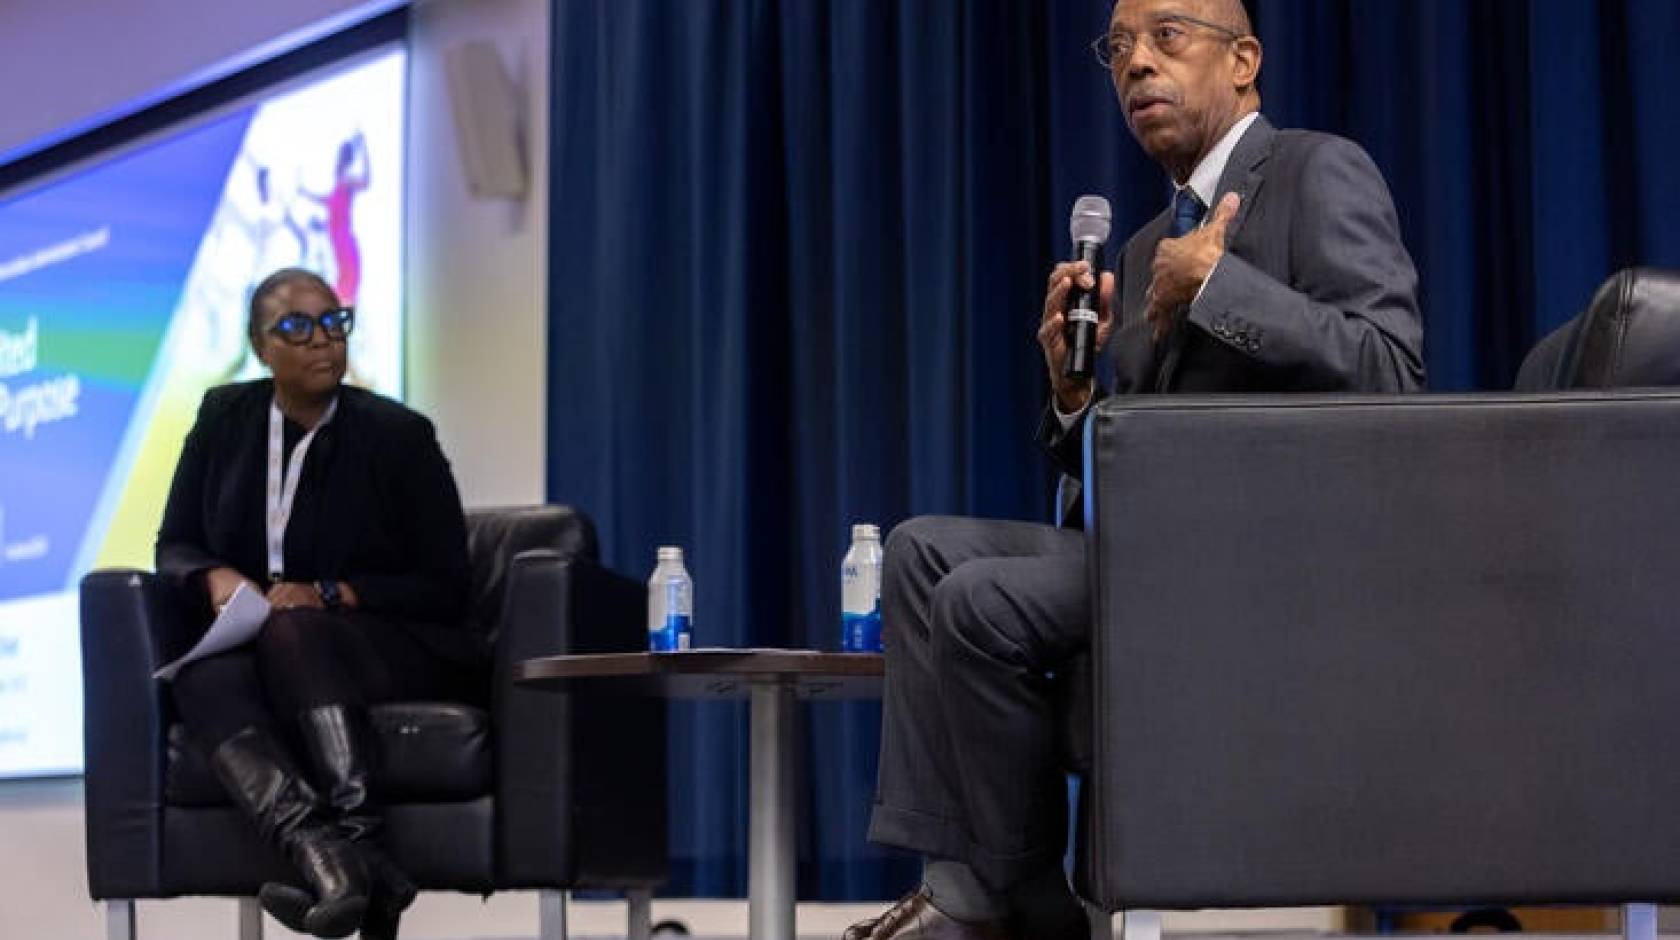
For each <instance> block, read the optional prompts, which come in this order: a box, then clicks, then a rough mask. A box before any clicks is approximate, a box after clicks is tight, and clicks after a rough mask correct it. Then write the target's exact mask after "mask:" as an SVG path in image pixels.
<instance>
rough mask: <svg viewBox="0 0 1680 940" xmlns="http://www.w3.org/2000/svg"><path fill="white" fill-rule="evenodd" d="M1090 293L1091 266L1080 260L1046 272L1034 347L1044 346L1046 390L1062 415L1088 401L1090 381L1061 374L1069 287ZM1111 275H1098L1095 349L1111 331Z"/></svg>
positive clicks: (1112, 318)
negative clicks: (1047, 376) (1046, 285)
mask: <svg viewBox="0 0 1680 940" xmlns="http://www.w3.org/2000/svg"><path fill="white" fill-rule="evenodd" d="M1075 283H1078V284H1079V286H1080V287H1082V288H1084V289H1086V290H1090V289H1091V287H1092V284H1093V283H1094V282H1093V281H1092V280H1091V266H1090V265H1088V264H1086V263H1085V262H1083V261H1068V262H1064V263H1062V264H1058V265H1056V269H1055V270H1054V271H1051V272H1050V288H1049V292H1048V293H1046V294H1045V295H1044V316H1043V318H1042V319H1041V320H1039V323H1038V345H1040V346H1042V347H1044V364H1045V366H1047V367H1048V368H1049V369H1050V388H1051V390H1052V392H1053V393H1054V394H1055V396H1056V407H1057V408H1058V409H1060V410H1061V412H1062V413H1063V414H1074V413H1075V412H1077V411H1079V410H1081V409H1083V408H1084V407H1085V405H1086V403H1087V402H1089V401H1090V400H1091V380H1090V379H1070V378H1067V377H1066V376H1064V375H1062V368H1063V364H1064V363H1065V362H1067V355H1068V342H1067V304H1068V294H1069V293H1070V292H1072V290H1073V285H1074V284H1075ZM1113 299H1114V275H1112V274H1106V273H1105V274H1104V275H1103V276H1102V290H1101V291H1100V292H1098V303H1097V349H1098V350H1099V351H1100V350H1101V349H1102V348H1103V345H1104V344H1105V343H1107V342H1108V334H1109V333H1112V332H1113V331H1114V311H1113V308H1112V306H1111V303H1112V301H1113Z"/></svg>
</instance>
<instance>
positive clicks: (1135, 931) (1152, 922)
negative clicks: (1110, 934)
mask: <svg viewBox="0 0 1680 940" xmlns="http://www.w3.org/2000/svg"><path fill="white" fill-rule="evenodd" d="M1121 918H1122V919H1121V923H1120V931H1121V933H1120V936H1121V938H1122V940H1161V912H1160V911H1127V912H1125V913H1124V914H1122V915H1121Z"/></svg>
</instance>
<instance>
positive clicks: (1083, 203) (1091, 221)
mask: <svg viewBox="0 0 1680 940" xmlns="http://www.w3.org/2000/svg"><path fill="white" fill-rule="evenodd" d="M1111 217H1112V216H1111V214H1110V212H1109V209H1108V200H1107V199H1104V198H1103V197H1101V196H1080V197H1079V198H1078V199H1077V200H1075V201H1074V203H1073V216H1072V217H1071V218H1069V219H1068V230H1069V231H1071V232H1072V233H1073V240H1074V242H1075V243H1076V244H1077V243H1079V242H1094V243H1096V244H1098V245H1106V244H1108V229H1109V219H1110V218H1111Z"/></svg>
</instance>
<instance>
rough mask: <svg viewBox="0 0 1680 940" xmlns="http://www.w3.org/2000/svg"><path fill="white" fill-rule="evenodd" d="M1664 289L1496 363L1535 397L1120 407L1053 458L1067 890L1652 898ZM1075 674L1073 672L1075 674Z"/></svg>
mask: <svg viewBox="0 0 1680 940" xmlns="http://www.w3.org/2000/svg"><path fill="white" fill-rule="evenodd" d="M1633 385H1639V386H1659V385H1680V278H1677V277H1676V276H1675V275H1673V274H1670V273H1665V272H1659V271H1651V270H1638V269H1632V270H1628V271H1623V272H1620V273H1618V274H1616V275H1615V276H1613V277H1612V278H1611V279H1610V280H1609V281H1607V282H1606V284H1605V285H1604V287H1603V288H1602V289H1600V291H1599V292H1598V294H1597V296H1596V297H1595V298H1594V299H1593V302H1592V304H1591V305H1590V306H1589V307H1588V308H1587V309H1586V310H1585V311H1583V312H1582V313H1581V314H1580V315H1579V316H1577V317H1576V318H1574V319H1573V320H1571V321H1570V322H1569V323H1567V324H1565V325H1564V326H1563V327H1562V328H1560V329H1559V330H1558V331H1556V332H1555V333H1553V334H1552V335H1551V336H1549V337H1547V338H1546V339H1545V340H1543V341H1542V342H1541V343H1540V344H1539V345H1538V346H1537V347H1536V348H1535V350H1534V351H1533V352H1532V353H1531V354H1530V355H1529V357H1528V359H1527V360H1526V361H1525V362H1524V364H1523V368H1522V371H1521V376H1520V378H1519V380H1518V385H1517V387H1518V389H1519V390H1521V391H1547V390H1567V389H1597V390H1599V391H1588V392H1575V393H1572V394H1560V393H1556V392H1555V391H1554V392H1553V393H1550V394H1539V395H1528V394H1491V395H1461V396H1413V397H1406V398H1355V397H1345V396H1344V397H1285V396H1278V397H1270V398H1237V397H1228V398H1205V399H1176V400H1175V399H1152V400H1151V399H1132V400H1111V401H1108V402H1105V403H1103V405H1102V406H1100V407H1099V408H1098V410H1097V412H1096V413H1095V415H1094V417H1093V419H1092V422H1091V426H1090V428H1089V435H1090V436H1089V437H1088V438H1087V443H1086V451H1087V453H1086V460H1087V467H1088V472H1087V478H1088V481H1089V486H1088V489H1087V492H1086V500H1087V503H1086V507H1085V509H1086V518H1087V519H1088V520H1089V521H1090V522H1091V525H1090V526H1089V528H1088V531H1087V533H1086V538H1087V545H1088V546H1089V557H1088V561H1089V564H1090V567H1091V583H1092V591H1093V613H1094V618H1095V623H1094V630H1093V645H1092V651H1091V658H1092V666H1091V674H1090V676H1091V681H1090V682H1089V684H1088V685H1077V686H1076V688H1075V694H1074V695H1073V696H1072V701H1071V703H1070V711H1071V717H1072V719H1073V720H1072V722H1070V726H1071V727H1073V728H1074V729H1075V730H1074V733H1073V734H1072V739H1073V747H1074V752H1075V754H1076V766H1078V767H1080V768H1081V769H1083V770H1085V771H1086V786H1085V787H1084V788H1083V789H1082V791H1081V805H1080V807H1079V837H1078V847H1077V850H1076V853H1075V867H1076V873H1075V877H1076V881H1077V883H1078V886H1079V889H1080V892H1081V894H1082V895H1083V896H1085V897H1086V898H1088V899H1090V900H1091V901H1092V902H1094V903H1095V904H1096V905H1098V906H1099V907H1101V908H1103V909H1105V910H1109V911H1121V910H1124V911H1127V933H1128V935H1129V936H1130V935H1132V934H1133V933H1134V931H1133V929H1132V928H1133V925H1134V918H1135V924H1136V925H1137V926H1138V927H1139V928H1140V929H1139V930H1137V931H1136V933H1137V934H1138V935H1140V936H1142V937H1145V938H1148V937H1152V936H1158V933H1159V929H1160V920H1159V917H1158V915H1156V914H1155V913H1154V911H1156V910H1160V909H1187V908H1202V907H1213V908H1229V907H1274V906H1294V905H1317V904H1371V905H1429V906H1439V905H1443V904H1446V905H1460V904H1476V905H1480V904H1494V905H1502V904H1509V903H1542V904H1593V905H1603V904H1621V905H1624V933H1625V934H1626V935H1627V936H1629V937H1641V938H1654V937H1655V933H1656V914H1655V906H1654V904H1655V903H1660V902H1670V903H1672V902H1674V901H1676V900H1680V875H1677V874H1676V873H1677V872H1680V821H1677V817H1676V816H1675V814H1674V812H1673V807H1674V797H1675V793H1676V792H1680V749H1676V748H1675V747H1673V732H1672V727H1671V726H1672V723H1673V721H1672V719H1673V716H1674V715H1675V714H1677V712H1676V709H1680V684H1676V683H1675V682H1674V681H1673V676H1672V667H1671V665H1670V663H1671V662H1672V661H1673V659H1674V658H1675V657H1676V656H1680V634H1677V633H1676V631H1675V630H1674V614H1673V604H1672V603H1671V602H1670V600H1669V598H1668V595H1669V594H1671V593H1672V587H1671V586H1672V585H1673V584H1676V583H1680V552H1677V551H1676V550H1675V548H1676V544H1677V541H1680V534H1677V533H1680V489H1677V488H1676V487H1675V486H1674V484H1673V482H1672V481H1673V478H1674V468H1675V467H1676V466H1680V392H1664V391H1621V392H1615V391H1603V389H1608V388H1614V387H1619V386H1633ZM1075 678H1076V679H1077V678H1084V677H1083V676H1082V675H1076V676H1075Z"/></svg>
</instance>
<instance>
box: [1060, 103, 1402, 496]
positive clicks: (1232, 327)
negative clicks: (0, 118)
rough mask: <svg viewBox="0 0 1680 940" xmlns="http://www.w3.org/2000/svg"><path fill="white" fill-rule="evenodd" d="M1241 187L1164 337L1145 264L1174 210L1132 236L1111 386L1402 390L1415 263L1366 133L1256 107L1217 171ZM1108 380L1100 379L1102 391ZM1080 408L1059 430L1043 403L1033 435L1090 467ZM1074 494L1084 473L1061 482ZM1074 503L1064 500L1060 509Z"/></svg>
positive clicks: (1222, 186) (1224, 186)
mask: <svg viewBox="0 0 1680 940" xmlns="http://www.w3.org/2000/svg"><path fill="white" fill-rule="evenodd" d="M1231 192H1234V193H1237V194H1239V195H1240V196H1241V197H1242V206H1241V208H1240V209H1238V211H1237V215H1236V217H1235V218H1234V219H1232V221H1231V226H1230V229H1229V231H1228V235H1229V240H1228V242H1227V245H1226V252H1225V256H1224V258H1222V259H1221V260H1220V262H1219V265H1218V267H1216V268H1215V269H1214V272H1213V275H1212V277H1210V278H1209V279H1208V282H1207V284H1206V285H1205V287H1204V288H1203V290H1202V295H1201V297H1200V298H1199V299H1198V300H1197V301H1196V303H1195V304H1194V305H1193V306H1192V307H1191V309H1190V311H1189V313H1188V314H1187V315H1186V316H1185V317H1184V318H1183V319H1182V321H1181V322H1180V323H1179V325H1178V328H1177V329H1176V330H1175V331H1174V332H1173V333H1172V334H1171V335H1170V336H1168V337H1167V338H1166V339H1164V340H1163V341H1162V342H1161V343H1155V342H1154V341H1153V340H1152V339H1151V336H1150V326H1149V322H1148V320H1147V319H1146V318H1145V315H1144V314H1145V311H1146V310H1147V308H1148V304H1147V303H1146V302H1145V300H1144V292H1145V291H1146V290H1147V289H1148V287H1149V280H1150V266H1151V264H1152V262H1153V261H1154V258H1155V248H1156V246H1157V245H1158V244H1160V241H1161V238H1162V237H1163V236H1164V235H1165V234H1166V231H1167V226H1168V224H1169V221H1170V219H1169V213H1168V212H1162V213H1161V215H1159V216H1157V217H1156V218H1155V219H1153V220H1152V221H1150V222H1149V224H1147V225H1145V226H1144V227H1143V228H1142V229H1140V230H1139V231H1138V232H1137V233H1136V234H1135V235H1133V236H1132V237H1131V239H1130V240H1129V241H1127V242H1126V246H1125V248H1124V249H1123V250H1122V251H1121V252H1120V258H1119V261H1118V264H1117V266H1116V267H1117V270H1116V272H1115V278H1116V281H1117V283H1118V285H1119V287H1118V296H1119V309H1118V311H1117V315H1118V316H1119V322H1118V323H1117V324H1116V325H1115V329H1114V333H1113V335H1112V336H1110V337H1109V344H1108V353H1109V355H1110V357H1111V359H1112V363H1113V366H1114V386H1115V388H1114V391H1115V392H1117V393H1120V394H1136V393H1149V392H1165V393H1172V392H1194V393H1213V392H1294V391H1299V392H1332V391H1347V392H1406V391H1414V390H1417V389H1421V388H1422V387H1423V383H1424V371H1423V320H1422V318H1421V316H1420V315H1419V313H1418V303H1417V271H1416V269H1414V268H1413V267H1412V259H1411V257H1410V256H1409V255H1408V254H1407V253H1406V248H1405V246H1404V245H1402V244H1401V242H1400V223H1399V219H1398V217H1397V216H1396V214H1395V211H1394V201H1393V199H1392V198H1391V197H1390V196H1389V193H1388V186H1387V185H1386V184H1385V183H1384V182H1383V178H1382V174H1381V173H1379V172H1378V171H1377V167H1376V164H1374V163H1373V162H1371V158H1370V157H1369V156H1368V155H1367V154H1366V153H1365V151H1364V150H1362V149H1360V147H1359V145H1358V144H1355V143H1353V142H1352V141H1349V140H1345V139H1343V138H1341V137H1335V136H1333V135H1330V134H1320V133H1316V132H1313V131H1299V130H1283V131H1280V130H1278V129H1276V128H1274V127H1273V126H1272V125H1271V123H1270V122H1268V121H1267V120H1266V119H1265V117H1261V118H1260V119H1259V120H1257V121H1255V122H1254V124H1253V126H1251V127H1250V128H1249V129H1248V132H1247V133H1245V134H1244V135H1243V137H1242V140H1241V141H1240V142H1239V143H1238V144H1237V148H1236V150H1235V151H1234V152H1233V153H1232V154H1231V160H1230V162H1229V163H1228V164H1226V167H1225V174H1224V176H1222V177H1221V178H1220V180H1219V196H1218V198H1217V199H1215V202H1214V204H1215V205H1217V204H1218V200H1219V199H1223V198H1224V197H1225V194H1226V193H1231ZM1105 394H1108V392H1107V391H1106V390H1104V389H1098V394H1097V397H1101V396H1103V395H1105ZM1084 425H1085V421H1084V419H1083V418H1081V419H1080V421H1079V422H1077V423H1075V424H1074V425H1073V427H1071V428H1069V429H1067V430H1065V431H1064V430H1063V429H1062V426H1061V422H1060V421H1058V420H1057V418H1056V414H1055V411H1054V409H1053V408H1052V407H1049V406H1047V407H1046V408H1045V410H1044V417H1043V419H1042V420H1041V421H1040V423H1039V430H1038V438H1039V441H1040V442H1041V443H1042V444H1043V445H1044V446H1045V448H1046V449H1047V450H1048V451H1049V452H1050V455H1051V457H1052V458H1054V459H1055V461H1056V463H1057V464H1058V466H1059V467H1060V468H1061V469H1062V471H1063V472H1064V473H1066V474H1067V475H1068V476H1070V477H1072V478H1074V479H1075V480H1077V479H1079V478H1080V476H1081V475H1082V463H1083V449H1084V430H1085V428H1084ZM1068 490H1073V491H1074V495H1077V487H1064V496H1067V495H1068V492H1067V491H1068ZM1066 508H1067V506H1066V504H1064V509H1066Z"/></svg>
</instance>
